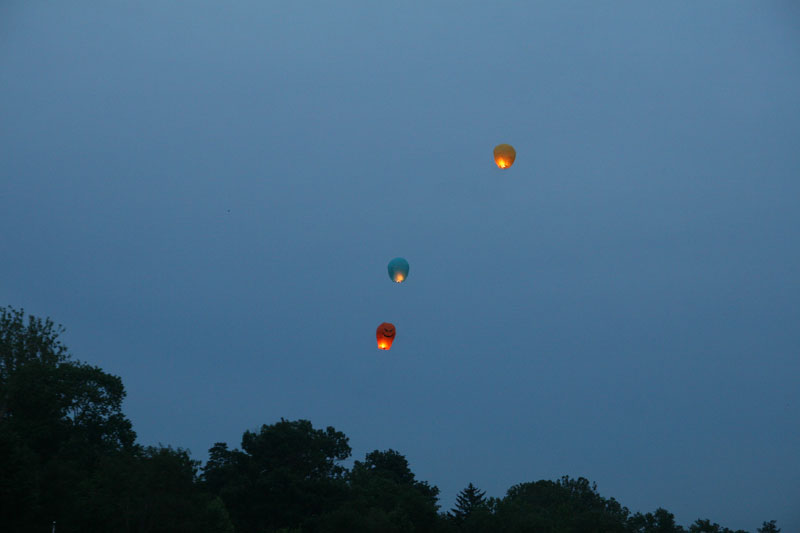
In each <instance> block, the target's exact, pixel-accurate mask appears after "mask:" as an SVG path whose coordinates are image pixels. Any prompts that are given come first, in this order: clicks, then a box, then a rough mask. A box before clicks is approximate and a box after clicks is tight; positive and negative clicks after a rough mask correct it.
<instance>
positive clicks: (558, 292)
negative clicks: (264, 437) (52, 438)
mask: <svg viewBox="0 0 800 533" xmlns="http://www.w3.org/2000/svg"><path fill="white" fill-rule="evenodd" d="M799 23H800V9H798V7H797V5H796V4H793V3H791V2H741V1H734V2H720V1H715V2H700V3H696V2H669V3H658V4H656V3H650V2H644V3H642V2H590V1H585V2H570V1H565V2H550V3H545V2H502V1H498V2H445V1H442V2H396V3H389V2H366V1H362V2H354V1H343V2H262V1H238V2H227V3H222V2H206V1H193V2H160V1H156V0H151V1H144V2H89V1H74V2H25V1H22V0H5V1H3V2H2V3H0V228H2V232H0V250H2V261H0V305H3V306H5V305H11V306H13V307H15V308H24V309H25V311H26V312H28V313H31V314H34V315H37V316H42V317H44V316H49V317H50V318H52V319H53V320H54V321H55V322H56V323H61V324H63V325H64V326H65V328H66V333H65V334H64V336H63V340H64V342H65V343H66V344H67V346H68V347H69V348H70V351H71V353H72V354H73V356H74V357H75V358H77V359H79V360H82V361H86V362H89V363H91V364H93V365H97V366H100V367H101V368H103V369H104V370H105V371H107V372H110V373H113V374H115V375H119V376H121V377H122V379H123V382H124V384H125V387H126V390H127V399H126V401H125V404H124V411H125V412H126V414H127V415H128V416H129V417H130V419H131V420H132V422H133V424H134V429H135V430H136V432H137V434H138V437H139V442H141V443H143V444H157V443H163V444H165V445H166V444H169V445H172V446H180V447H183V448H188V449H189V450H191V452H192V455H193V457H195V458H197V459H200V460H205V459H206V458H207V450H208V448H210V447H211V446H212V445H213V444H214V443H215V442H227V443H228V444H229V445H230V446H231V447H239V446H240V442H241V436H242V433H243V432H244V431H245V430H255V429H257V428H259V427H260V426H261V425H262V424H272V423H274V422H276V421H278V420H280V418H281V417H283V418H286V419H291V420H294V419H300V418H303V419H308V420H311V422H312V423H313V424H314V426H315V427H326V426H333V427H335V428H336V429H337V430H340V431H343V432H344V433H345V434H346V435H347V436H348V437H349V438H350V444H351V446H352V448H353V458H354V459H362V460H363V458H364V455H365V454H366V453H367V452H369V451H372V450H375V449H388V448H392V449H395V450H398V451H399V452H400V453H402V454H403V455H405V456H406V457H407V459H408V460H409V462H410V466H411V469H412V470H413V472H414V473H415V474H416V475H417V477H418V479H422V480H427V481H429V482H431V483H432V484H435V485H436V486H438V487H439V488H440V489H441V504H442V507H443V508H444V509H448V508H450V507H452V506H453V504H454V499H455V495H456V494H457V493H458V491H460V490H461V489H463V488H464V487H466V486H467V484H468V483H470V482H472V483H474V484H475V485H477V486H478V487H480V488H481V489H483V490H486V492H487V495H490V496H497V497H501V496H503V495H504V493H505V491H506V490H507V489H508V488H509V487H510V486H511V485H513V484H516V483H521V482H527V481H535V480H539V479H556V478H559V477H561V476H562V475H570V476H572V477H578V476H584V477H586V478H588V479H590V480H592V481H595V482H596V483H597V485H598V490H599V491H600V493H601V494H602V495H604V496H607V497H608V496H613V497H615V498H616V499H618V500H619V501H620V502H621V503H622V504H623V505H626V506H627V507H629V508H630V509H631V510H632V511H642V512H648V511H654V510H655V509H656V508H657V507H664V508H666V509H668V510H669V511H671V512H673V513H675V515H676V519H677V520H678V522H679V523H681V524H684V525H688V524H689V523H691V522H693V521H694V520H696V519H698V518H710V519H711V520H712V521H715V522H719V523H721V524H723V525H725V526H727V527H731V528H745V529H748V530H751V531H754V530H755V529H756V527H758V526H760V524H761V523H762V522H763V521H765V520H771V519H776V520H777V521H778V525H779V526H780V527H782V528H783V531H786V532H789V531H800V505H798V503H799V502H800V460H798V450H800V328H798V321H799V320H800V306H799V305H798V301H800V276H799V275H798V272H800V251H799V249H798V243H800V210H798V199H799V198H800V179H798V178H800V150H799V149H798V139H800V98H798V95H799V94H800V24H799ZM500 143H510V144H512V145H514V147H515V148H516V150H517V159H516V162H515V164H514V166H513V167H511V168H510V169H507V170H500V169H498V168H497V167H496V166H495V165H494V163H493V161H492V149H493V147H494V146H495V145H497V144H500ZM397 256H402V257H405V258H406V259H407V260H408V261H409V263H410V265H411V270H410V275H409V278H408V280H407V281H406V282H405V283H402V284H395V283H392V282H391V281H390V280H389V277H388V274H387V271H386V265H387V263H388V261H389V260H391V259H392V258H394V257H397ZM384 321H387V322H392V323H394V324H395V326H396V327H397V338H396V340H395V342H394V345H393V346H392V349H391V350H390V351H388V352H386V351H380V350H378V349H377V347H376V345H375V336H374V333H375V328H376V327H377V326H378V324H380V323H381V322H384Z"/></svg>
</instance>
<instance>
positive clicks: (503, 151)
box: [494, 144, 517, 168]
mask: <svg viewBox="0 0 800 533" xmlns="http://www.w3.org/2000/svg"><path fill="white" fill-rule="evenodd" d="M516 158H517V151H516V150H514V147H513V146H511V145H510V144H498V145H497V146H495V147H494V162H495V163H497V166H498V167H500V168H508V167H510V166H511V165H513V164H514V160H515V159H516Z"/></svg>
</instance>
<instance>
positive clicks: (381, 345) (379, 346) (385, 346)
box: [378, 342, 389, 350]
mask: <svg viewBox="0 0 800 533" xmlns="http://www.w3.org/2000/svg"><path fill="white" fill-rule="evenodd" d="M378 348H380V349H381V350H388V349H389V347H388V346H387V345H386V343H385V342H382V343H380V344H378Z"/></svg>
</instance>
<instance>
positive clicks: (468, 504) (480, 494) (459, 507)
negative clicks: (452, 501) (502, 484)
mask: <svg viewBox="0 0 800 533" xmlns="http://www.w3.org/2000/svg"><path fill="white" fill-rule="evenodd" d="M485 495H486V491H482V490H479V489H478V487H476V486H475V485H473V484H472V482H470V484H469V485H467V488H465V489H464V490H462V491H461V492H459V493H458V495H457V496H456V506H455V507H453V509H451V511H450V514H451V516H452V517H453V519H454V520H455V521H456V523H457V524H460V523H461V522H463V521H464V520H465V519H466V518H468V517H469V516H470V515H471V514H472V513H473V511H475V510H476V509H478V508H479V507H484V506H486V498H485Z"/></svg>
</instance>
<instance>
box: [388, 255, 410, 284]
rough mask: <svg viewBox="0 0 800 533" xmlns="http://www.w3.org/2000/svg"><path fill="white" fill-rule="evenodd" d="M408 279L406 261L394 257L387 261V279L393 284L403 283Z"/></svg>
mask: <svg viewBox="0 0 800 533" xmlns="http://www.w3.org/2000/svg"><path fill="white" fill-rule="evenodd" d="M407 277H408V261H406V260H405V259H403V258H402V257H395V258H394V259H392V260H391V261H389V278H391V280H392V281H394V282H395V283H403V282H404V281H405V280H406V278H407Z"/></svg>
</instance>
